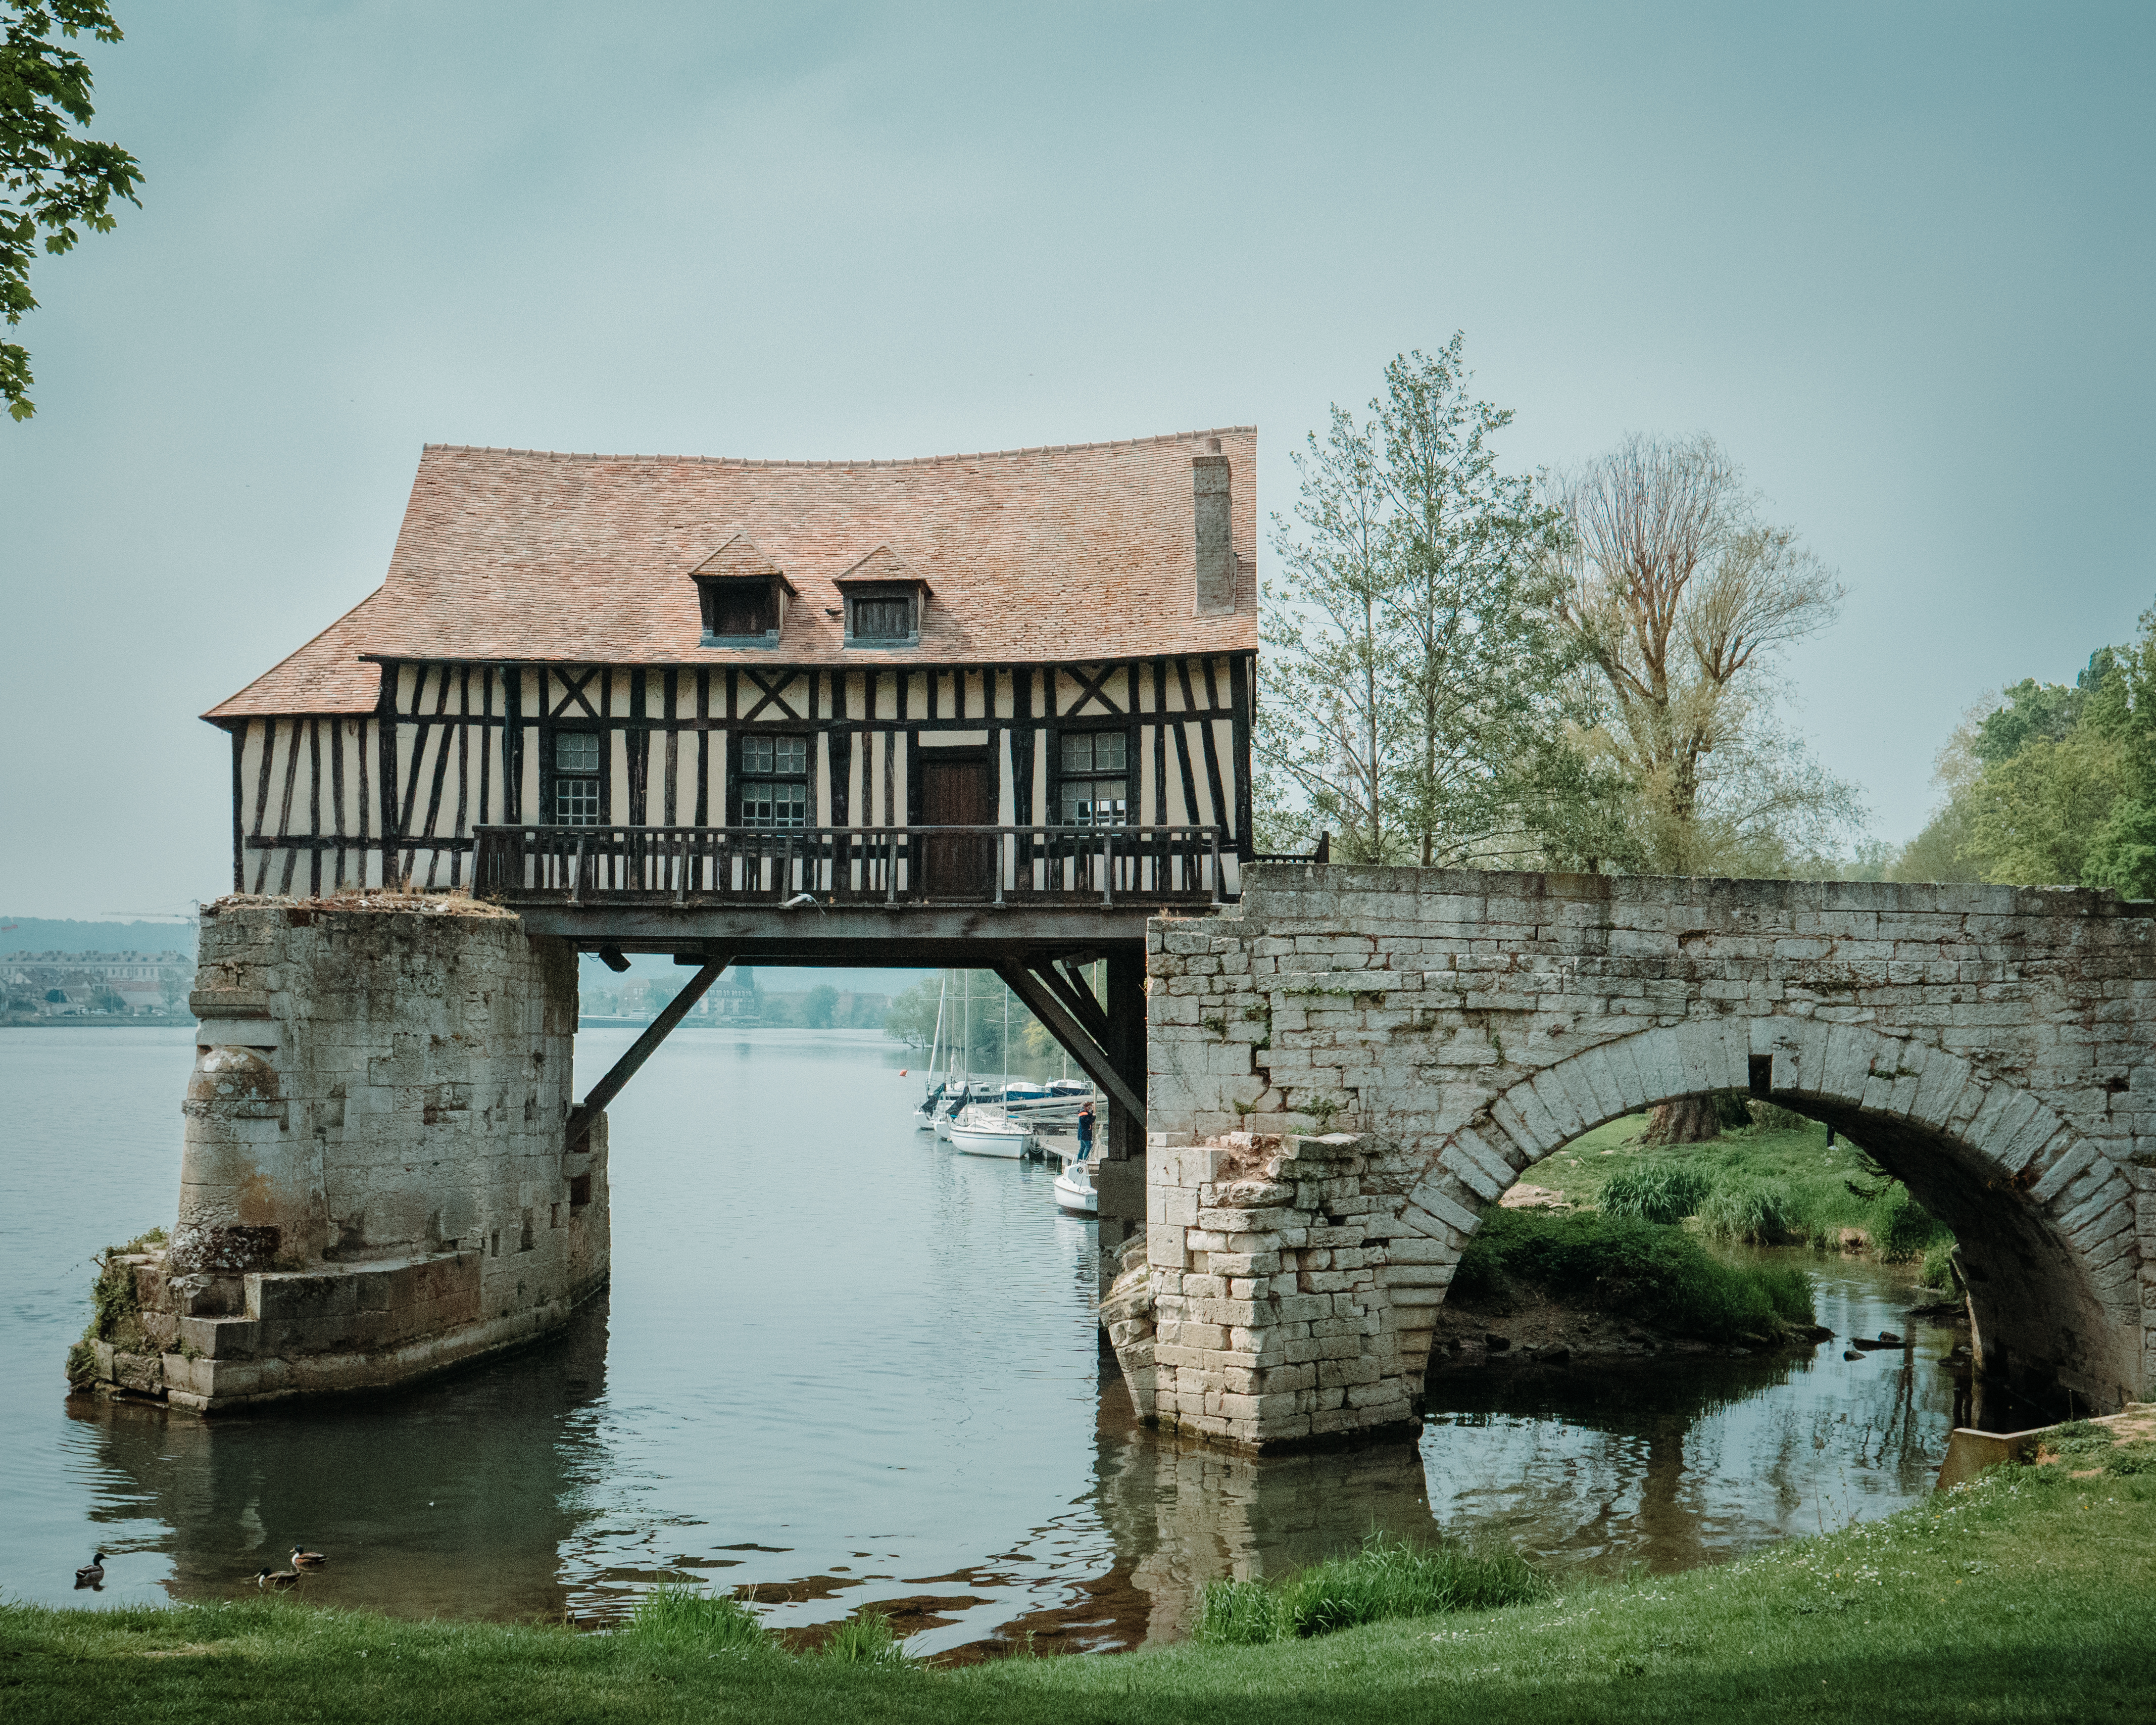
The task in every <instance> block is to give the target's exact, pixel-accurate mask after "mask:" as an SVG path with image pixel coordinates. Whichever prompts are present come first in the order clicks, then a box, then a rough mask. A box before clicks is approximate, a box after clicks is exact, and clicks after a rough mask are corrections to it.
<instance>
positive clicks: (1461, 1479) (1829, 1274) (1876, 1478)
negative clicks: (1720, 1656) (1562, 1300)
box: [1422, 1260, 1956, 1570]
mask: <svg viewBox="0 0 2156 1725" xmlns="http://www.w3.org/2000/svg"><path fill="white" fill-rule="evenodd" d="M1807 1264H1808V1267H1810V1268H1812V1269H1813V1271H1814V1273H1815V1277H1816V1279H1817V1282H1818V1287H1819V1299H1818V1303H1817V1310H1818V1312H1819V1317H1820V1322H1822V1323H1824V1324H1825V1325H1826V1326H1827V1327H1829V1328H1830V1329H1832V1330H1834V1331H1835V1333H1836V1336H1837V1337H1839V1338H1847V1337H1852V1336H1876V1335H1877V1334H1878V1333H1879V1332H1881V1331H1882V1330H1891V1331H1892V1332H1895V1333H1896V1334H1898V1335H1900V1336H1902V1337H1903V1338H1904V1345H1903V1346H1902V1347H1900V1348H1888V1349H1882V1350H1881V1351H1879V1352H1876V1353H1864V1354H1861V1355H1860V1357H1859V1358H1856V1359H1855V1360H1847V1359H1845V1358H1842V1355H1843V1353H1845V1351H1846V1349H1845V1346H1844V1340H1842V1339H1837V1340H1836V1341H1834V1342H1829V1343H1821V1344H1820V1346H1819V1347H1818V1348H1815V1349H1811V1350H1808V1351H1806V1352H1804V1353H1796V1354H1780V1355H1751V1356H1738V1357H1732V1358H1720V1357H1712V1356H1707V1357H1698V1356H1694V1357H1688V1358H1687V1357H1676V1358H1671V1357H1664V1358H1658V1359H1654V1360H1646V1361H1633V1362H1628V1363H1626V1364H1625V1365H1624V1366H1622V1367H1605V1368H1599V1369H1598V1368H1594V1367H1591V1366H1573V1367H1572V1368H1542V1367H1537V1366H1532V1365H1526V1366H1518V1367H1512V1366H1495V1367H1489V1368H1481V1369H1476V1370H1456V1371H1452V1372H1447V1373H1439V1374H1435V1375H1434V1376H1433V1378H1432V1379H1431V1385H1430V1390H1431V1401H1432V1407H1433V1410H1434V1411H1433V1413H1432V1415H1431V1424H1430V1429H1429V1430H1427V1431H1426V1432H1425V1433H1424V1439H1423V1444H1422V1450H1423V1454H1424V1460H1425V1461H1426V1463H1427V1464H1428V1466H1429V1469H1430V1492H1431V1499H1432V1503H1433V1507H1434V1509H1435V1515H1436V1520H1437V1522H1438V1523H1439V1524H1440V1526H1441V1527H1445V1528H1446V1529H1447V1530H1448V1531H1450V1532H1501V1534H1503V1535H1504V1536H1505V1537H1506V1538H1510V1539H1512V1540H1513V1541H1515V1542H1517V1543H1518V1544H1519V1545H1520V1546H1521V1547H1522V1549H1524V1550H1527V1551H1528V1552H1529V1553H1532V1554H1533V1555H1535V1556H1537V1558H1540V1559H1542V1560H1543V1561H1544V1562H1547V1563H1552V1564H1553V1565H1556V1566H1558V1567H1560V1568H1567V1567H1573V1566H1576V1565H1577V1566H1584V1567H1588V1568H1595V1569H1600V1570H1617V1569H1622V1568H1626V1567H1628V1566H1629V1565H1630V1564H1631V1563H1635V1562H1639V1563H1645V1565H1646V1566H1647V1567H1648V1568H1650V1569H1654V1570H1672V1569H1684V1568H1694V1567H1696V1566H1697V1565H1698V1564H1700V1563H1709V1562H1713V1561H1717V1560H1719V1559H1721V1558H1727V1557H1731V1556H1733V1555H1735V1554H1737V1553H1740V1552H1743V1551H1746V1550H1749V1549H1752V1548H1754V1547H1756V1546H1758V1545H1760V1544H1763V1543H1767V1542H1768V1541H1770V1540H1773V1539H1777V1538H1783V1537H1784V1536H1785V1535H1789V1534H1794V1533H1809V1532H1820V1531H1823V1530H1824V1529H1825V1528H1828V1527H1840V1526H1841V1525H1843V1524H1845V1523H1846V1522H1850V1521H1851V1520H1855V1519H1860V1518H1868V1517H1875V1516H1879V1515H1884V1514H1887V1513H1890V1512H1892V1511H1893V1510H1896V1509H1898V1508H1901V1507H1902V1506H1904V1505H1905V1504H1907V1503H1909V1502H1913V1501H1914V1500H1915V1499H1917V1498H1918V1497H1922V1495H1923V1494H1924V1493H1925V1492H1927V1491H1929V1490H1930V1489H1931V1486H1932V1482H1933V1480H1934V1479H1935V1478H1936V1477H1937V1476H1938V1465H1939V1461H1940V1459H1941V1457H1942V1456H1943V1454H1944V1453H1945V1447H1946V1436H1947V1433H1948V1430H1949V1429H1950V1428H1951V1426H1952V1424H1953V1413H1954V1404H1955V1387H1956V1386H1955V1380H1954V1375H1953V1371H1952V1370H1951V1369H1950V1368H1949V1366H1948V1354H1949V1353H1950V1352H1951V1351H1952V1349H1953V1345H1954V1340H1955V1337H1954V1332H1953V1330H1952V1329H1950V1328H1948V1327H1941V1326H1939V1325H1937V1324H1933V1323H1928V1322H1923V1321H1922V1320H1917V1319H1912V1318H1911V1317H1909V1315H1908V1314H1909V1310H1910V1308H1911V1307H1912V1305H1915V1304H1917V1303H1920V1302H1921V1301H1922V1300H1923V1299H1924V1298H1925V1297H1926V1296H1925V1295H1924V1292H1923V1291H1922V1289H1920V1288H1918V1287H1917V1286H1915V1285H1914V1282H1913V1280H1912V1278H1911V1277H1910V1276H1909V1275H1908V1274H1907V1272H1906V1271H1897V1270H1894V1269H1892V1268H1888V1267H1886V1266H1876V1265H1866V1264H1861V1263H1854V1264H1853V1263H1842V1262H1835V1261H1833V1260H1825V1261H1822V1260H1807Z"/></svg>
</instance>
